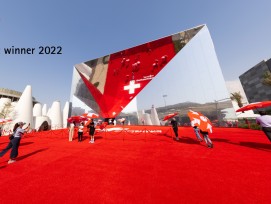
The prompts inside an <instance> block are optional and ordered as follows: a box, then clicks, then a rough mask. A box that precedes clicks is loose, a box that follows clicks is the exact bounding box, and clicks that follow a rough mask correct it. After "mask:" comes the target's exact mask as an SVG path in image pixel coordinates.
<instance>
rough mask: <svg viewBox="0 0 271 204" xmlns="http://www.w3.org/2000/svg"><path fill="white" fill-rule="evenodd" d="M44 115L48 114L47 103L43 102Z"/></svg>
mask: <svg viewBox="0 0 271 204" xmlns="http://www.w3.org/2000/svg"><path fill="white" fill-rule="evenodd" d="M42 115H44V116H46V115H47V104H43V106H42Z"/></svg>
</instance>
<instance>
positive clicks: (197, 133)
mask: <svg viewBox="0 0 271 204" xmlns="http://www.w3.org/2000/svg"><path fill="white" fill-rule="evenodd" d="M191 126H192V127H193V129H194V132H195V134H196V137H197V139H198V141H200V142H202V141H203V139H202V138H201V136H200V134H199V133H200V129H199V128H198V126H196V124H195V123H194V121H192V122H191Z"/></svg>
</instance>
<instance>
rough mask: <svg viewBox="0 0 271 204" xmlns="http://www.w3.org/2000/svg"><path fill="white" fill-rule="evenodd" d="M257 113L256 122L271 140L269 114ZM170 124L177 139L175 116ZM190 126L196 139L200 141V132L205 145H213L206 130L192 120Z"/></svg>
mask: <svg viewBox="0 0 271 204" xmlns="http://www.w3.org/2000/svg"><path fill="white" fill-rule="evenodd" d="M259 114H260V116H259V117H257V118H256V123H257V124H259V125H260V126H261V127H262V131H263V132H264V134H265V135H266V137H267V138H268V139H269V141H270V142H271V116H270V115H267V113H266V112H265V111H259ZM171 125H172V129H173V131H174V134H175V139H176V140H177V141H178V140H179V135H178V123H177V121H176V119H175V118H173V119H172V120H171ZM191 126H192V127H193V129H194V132H195V134H196V137H197V140H198V141H200V142H202V141H203V139H202V137H201V136H200V133H201V134H202V136H203V138H204V141H205V143H206V145H207V147H209V148H213V147H214V145H213V143H212V141H211V139H210V137H209V135H208V132H206V131H202V130H201V129H200V128H199V127H198V126H197V125H196V124H193V122H191Z"/></svg>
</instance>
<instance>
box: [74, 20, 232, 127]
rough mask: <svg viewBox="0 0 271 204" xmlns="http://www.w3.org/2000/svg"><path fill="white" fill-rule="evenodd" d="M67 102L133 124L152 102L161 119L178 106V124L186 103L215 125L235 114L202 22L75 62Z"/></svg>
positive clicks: (184, 118) (184, 114) (184, 117)
mask: <svg viewBox="0 0 271 204" xmlns="http://www.w3.org/2000/svg"><path fill="white" fill-rule="evenodd" d="M131 101H132V102H131ZM71 102H72V104H73V109H74V110H75V109H76V108H77V109H78V106H79V108H80V106H82V104H84V106H87V107H90V108H91V109H92V110H93V111H94V112H96V113H98V114H99V115H100V116H101V117H104V118H115V117H118V116H121V117H123V116H127V117H129V120H131V123H133V124H140V123H141V122H140V121H141V119H140V117H139V115H140V114H138V112H140V111H141V112H142V111H143V112H145V113H148V112H149V113H150V111H151V108H152V107H155V108H156V110H157V114H158V117H159V118H160V119H161V118H163V116H164V115H166V114H168V113H171V112H178V113H179V115H178V117H177V120H178V122H179V123H180V124H181V125H186V124H189V119H188V117H187V111H188V110H189V109H192V110H194V111H200V112H202V113H203V114H205V115H206V116H207V117H209V118H210V120H212V121H214V123H216V124H217V125H221V124H223V123H224V121H225V120H231V119H232V120H234V119H236V116H235V115H233V116H232V114H228V113H229V112H233V107H232V103H231V100H230V99H229V93H228V91H227V89H226V86H225V81H224V78H223V75H222V72H221V69H220V66H219V63H218V59H217V56H216V53H215V50H214V45H213V42H212V39H211V36H210V33H209V31H208V28H207V26H206V25H202V26H198V27H195V28H192V29H189V30H186V31H183V32H179V33H177V34H173V35H171V36H167V37H164V38H161V39H158V40H155V41H151V42H148V43H145V44H142V45H139V46H136V47H133V48H129V49H125V50H122V51H120V52H117V53H113V54H110V55H107V56H103V57H101V58H98V59H93V60H89V61H86V62H83V63H80V64H77V65H75V66H74V73H73V81H72V88H71ZM129 103H130V105H129ZM79 104H81V105H79ZM127 105H128V106H127ZM227 115H231V118H227Z"/></svg>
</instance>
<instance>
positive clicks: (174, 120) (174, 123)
mask: <svg viewBox="0 0 271 204" xmlns="http://www.w3.org/2000/svg"><path fill="white" fill-rule="evenodd" d="M170 123H171V125H172V129H173V131H174V133H175V139H176V140H179V136H178V123H177V121H176V119H175V118H173V119H172V120H171V122H170Z"/></svg>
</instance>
